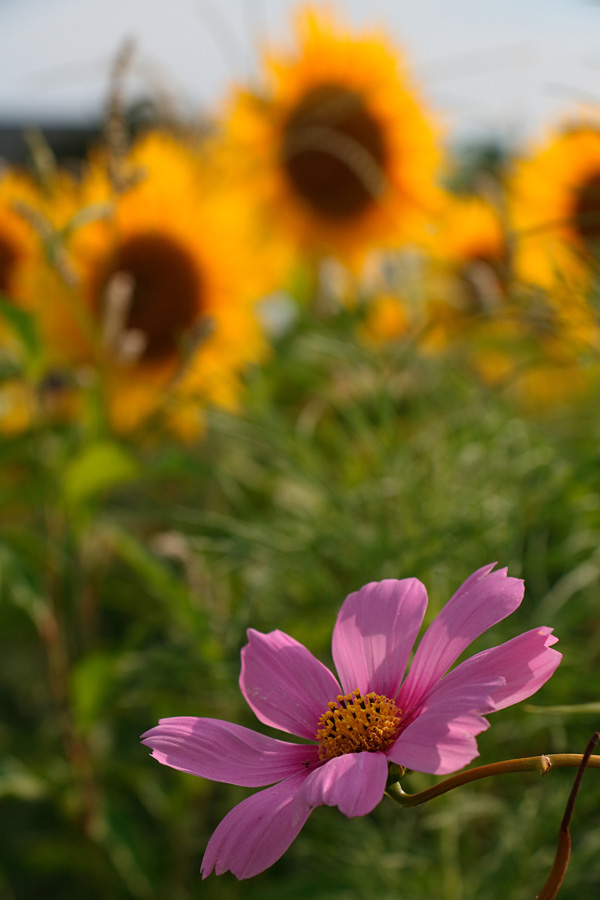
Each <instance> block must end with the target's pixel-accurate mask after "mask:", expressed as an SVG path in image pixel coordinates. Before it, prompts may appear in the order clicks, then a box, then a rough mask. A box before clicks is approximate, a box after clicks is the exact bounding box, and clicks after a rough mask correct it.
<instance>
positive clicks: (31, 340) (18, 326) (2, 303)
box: [0, 293, 42, 363]
mask: <svg viewBox="0 0 600 900" xmlns="http://www.w3.org/2000/svg"><path fill="white" fill-rule="evenodd" d="M0 315H1V316H2V318H3V319H4V321H5V322H6V323H7V325H8V326H9V327H10V328H11V330H12V331H13V333H14V334H15V336H16V337H17V338H18V340H19V342H20V344H21V346H22V347H23V350H24V351H25V353H26V356H27V359H28V361H29V362H30V363H34V362H37V361H38V360H39V359H40V358H41V355H42V345H41V342H40V336H39V332H38V329H37V324H36V321H35V318H34V316H33V315H32V314H31V313H29V312H27V310H25V309H21V307H20V306H17V304H16V303H15V302H14V301H13V300H11V299H10V297H7V296H6V294H2V293H0Z"/></svg>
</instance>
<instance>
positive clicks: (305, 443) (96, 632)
mask: <svg viewBox="0 0 600 900" xmlns="http://www.w3.org/2000/svg"><path fill="white" fill-rule="evenodd" d="M599 17H600V6H599V5H598V4H595V3H592V2H588V3H584V2H573V0H570V2H568V0H547V2H545V3H544V4H542V3H541V2H539V0H526V2H523V3H521V4H520V5H519V6H518V8H517V7H516V6H511V5H510V4H506V3H500V2H499V0H498V2H497V0H488V2H487V3H486V4H485V5H483V4H481V3H480V4H476V3H475V2H474V0H462V2H461V0H455V2H453V3H452V4H448V3H442V2H440V0H438V2H433V0H423V2H421V3H420V4H408V3H403V2H395V3H392V2H391V0H389V2H384V0H372V2H371V3H369V4H368V5H367V4H364V3H359V2H358V0H357V2H346V3H341V2H340V3H337V4H335V5H332V4H330V5H324V4H320V3H317V2H315V3H313V4H312V5H310V6H308V7H306V6H303V5H301V4H298V3H295V2H292V0H289V2H288V0H284V2H283V0H277V2H275V0H260V2H259V0H257V2H252V3H250V2H249V0H229V2H228V3H217V2H216V0H214V2H201V0H198V2H194V0H171V2H170V3H168V4H166V3H160V2H154V0H152V2H150V0H144V2H142V0H137V2H134V0H119V2H117V0H105V2H103V3H102V4H94V3H84V2H81V0H79V2H77V0H0V60H2V65H1V73H2V74H1V75H0V163H1V169H0V502H1V507H0V509H1V510H2V515H1V516H0V635H1V638H0V641H1V642H2V643H1V649H0V706H1V709H2V716H1V717H0V748H1V752H0V896H1V897H2V898H3V900H4V898H5V897H6V900H29V898H34V897H39V896H43V897H46V898H49V900H53V898H59V897H60V898H64V897H65V896H69V897H74V898H79V897H81V898H84V897H85V898H86V900H87V898H90V900H95V898H98V900H100V898H106V897H111V898H114V900H132V898H140V900H160V898H166V897H168V898H169V900H191V898H192V897H197V896H202V897H206V898H207V900H210V898H213V897H215V898H216V897H218V898H219V900H228V898H232V900H233V898H240V900H241V898H248V900H251V898H254V897H260V898H261V900H264V898H270V897H273V898H275V897H279V896H281V894H282V893H283V892H285V894H286V896H289V897H290V898H305V897H308V896H311V897H313V898H314V900H325V898H328V900H330V898H335V900H349V898H355V897H361V898H366V900H371V898H373V900H374V898H378V900H388V898H389V900H392V898H396V897H399V896H402V897H407V898H414V900H418V898H427V900H431V898H435V900H438V898H439V900H463V898H471V897H472V898H475V897H477V898H478V900H497V898H505V897H511V898H513V900H529V898H531V897H534V896H536V895H537V893H539V890H540V889H541V887H542V885H543V883H544V880H545V878H546V876H547V873H548V871H549V870H550V867H551V865H552V860H553V857H554V849H555V841H556V835H557V832H558V827H559V823H560V820H561V818H562V815H563V812H564V807H565V803H566V800H567V797H568V794H569V790H570V787H571V784H572V780H573V776H574V771H572V770H571V771H569V770H562V771H553V772H551V773H550V774H549V775H548V776H547V777H546V778H545V779H544V780H543V781H541V780H540V779H539V778H537V777H534V776H533V775H511V776H510V778H508V777H505V778H503V779H496V780H489V781H483V782H480V783H478V784H472V785H469V786H468V787H466V788H463V789H461V790H460V791H456V792H452V793H450V794H448V795H447V796H444V797H441V798H439V799H437V800H435V801H432V802H431V803H429V804H427V805H425V806H423V807H419V808H416V809H413V810H408V809H399V808H398V807H396V806H395V805H394V804H392V802H391V801H389V800H388V799H387V798H383V800H382V803H381V804H380V805H379V806H378V808H377V809H376V810H375V811H374V812H373V813H372V814H371V815H369V816H366V817H364V818H356V819H347V818H345V817H344V816H343V815H342V814H341V813H339V811H338V810H337V809H329V808H323V809H318V810H316V811H315V812H314V813H313V815H312V816H311V818H310V820H309V821H308V823H307V825H306V826H305V828H304V829H303V831H302V833H301V834H300V836H299V837H298V838H297V840H296V841H295V842H294V843H293V845H292V847H291V848H290V849H289V850H288V851H287V853H286V854H285V855H284V856H283V857H282V859H281V860H279V861H278V862H277V863H276V864H275V865H274V866H272V867H271V868H270V869H268V870H267V871H266V872H264V873H262V874H261V875H258V876H257V877H255V878H253V879H250V880H247V881H237V880H236V879H235V878H234V876H233V875H231V874H230V873H227V874H225V875H222V876H219V877H217V876H215V875H211V876H210V877H209V878H208V879H207V880H205V881H202V880H201V875H200V863H201V859H202V855H203V853H204V850H205V848H206V844H207V842H208V840H209V838H210V835H211V834H212V832H213V831H214V829H215V827H216V826H217V824H218V823H219V821H221V819H222V818H223V817H224V816H225V815H226V813H227V812H228V811H229V810H230V809H231V808H232V807H233V806H234V805H235V804H236V803H238V802H240V801H241V800H242V799H243V798H245V797H246V796H248V794H249V791H248V790H247V789H242V788H238V787H234V786H230V785H226V784H217V783H212V782H208V781H204V780H202V779H199V778H194V777H192V776H190V775H185V774H182V773H180V772H177V771H174V770H171V769H167V768H164V767H161V766H159V765H158V763H157V762H156V761H155V760H153V759H151V758H150V756H149V753H148V751H147V749H146V748H144V747H142V746H141V745H140V743H139V736H140V734H142V733H143V732H144V731H146V730H147V729H149V728H151V727H152V726H153V725H155V724H156V722H157V721H158V719H159V718H160V717H168V716H180V715H190V716H209V717H215V718H221V719H226V720H229V721H234V722H238V723H240V724H243V725H246V726H249V727H252V728H255V727H257V728H258V729H259V730H262V731H263V732H269V733H270V730H269V729H267V728H263V727H262V726H260V725H258V724H257V722H256V720H255V718H254V716H253V714H252V713H251V711H250V710H249V709H248V707H247V705H246V704H245V702H244V701H243V698H242V697H241V694H240V691H239V688H238V677H239V666H240V650H241V648H242V647H243V646H244V644H245V643H246V629H247V628H249V627H253V628H256V629H258V630H262V631H271V630H273V629H275V628H279V629H281V630H283V631H286V632H288V633H289V634H291V635H292V636H293V637H294V638H296V639H297V640H299V641H301V642H303V643H304V644H305V645H306V646H307V647H309V648H310V650H311V651H312V652H313V653H314V654H315V655H316V656H317V657H318V658H319V659H321V660H323V661H324V662H326V663H327V664H328V665H331V653H330V640H331V630H332V627H333V623H334V621H335V617H336V614H337V611H338V609H339V606H340V604H341V603H342V601H343V600H344V598H345V596H346V595H347V594H348V593H350V592H352V591H355V590H357V589H358V588H360V587H361V586H362V585H363V584H366V583H367V582H369V581H375V580H380V579H382V578H404V577H408V576H415V577H418V578H420V579H421V580H422V581H423V582H424V584H425V585H426V587H427V589H428V592H429V598H430V602H429V609H428V613H427V622H429V621H431V619H432V618H433V617H434V616H435V614H436V613H437V612H438V611H439V610H440V609H441V607H442V606H443V604H444V603H445V602H446V600H447V599H448V598H449V597H450V596H451V595H452V594H453V592H454V591H455V590H456V589H457V588H458V587H459V586H460V584H461V583H462V581H463V580H464V579H465V578H466V577H468V575H470V574H471V572H473V571H474V570H475V569H478V568H479V567H481V566H483V565H485V564H487V563H490V562H492V561H493V560H498V561H499V564H500V565H501V566H504V565H506V566H508V568H509V574H511V575H514V576H517V577H522V578H524V579H525V584H526V594H525V600H524V602H523V604H522V606H521V607H520V609H519V610H518V611H517V612H516V613H515V614H514V615H513V616H511V617H509V619H508V620H506V621H504V622H502V623H500V624H499V625H498V626H496V628H495V629H494V630H493V631H492V632H491V633H490V634H485V635H483V636H482V637H481V638H480V639H479V640H478V641H477V642H476V643H475V645H474V647H473V648H472V650H471V649H470V650H469V654H470V653H471V652H474V651H478V650H481V649H484V648H486V647H490V646H495V645H497V644H499V643H501V642H503V641H505V640H508V639H509V638H511V637H513V636H515V635H517V634H519V633H521V632H523V631H526V630H528V629H530V628H534V627H537V626H541V625H547V626H551V627H554V628H555V631H556V634H557V635H558V637H559V639H560V644H559V647H560V649H561V651H562V652H563V654H564V659H563V662H562V664H561V666H560V667H559V669H558V671H557V672H556V674H555V675H554V676H553V678H552V679H551V680H550V681H549V682H548V684H546V685H545V686H544V688H543V689H542V691H540V693H539V694H538V695H536V696H535V697H533V698H531V700H529V701H526V702H525V703H522V704H520V705H519V706H518V707H514V708H512V707H509V708H507V709H505V710H502V711H500V712H498V713H497V714H495V715H494V716H493V717H492V718H491V727H490V729H489V731H487V732H485V733H484V734H482V735H480V737H479V741H478V743H479V749H480V754H481V756H480V759H479V762H481V763H488V762H494V761H498V760H500V759H505V758H511V757H520V756H528V755H537V754H542V753H544V754H547V753H558V752H572V753H581V752H583V750H584V748H585V745H586V743H587V740H588V738H589V737H590V735H591V734H592V732H593V731H594V730H596V729H597V728H598V722H599V716H600V703H599V699H598V690H597V682H598V672H599V669H600V615H599V610H600V606H599V602H598V597H599V596H600V594H599V590H600V553H599V549H598V548H599V547H600V467H599V465H598V447H599V446H600V418H599V417H598V414H597V407H598V396H599V393H598V389H599V386H600V385H599V375H600V365H599V363H600V317H599V311H600V303H599V297H600V294H599V284H600V281H599V276H600V253H599V246H598V243H599V240H600V124H599V123H600V119H599V115H598V113H599V109H600V50H599V48H598V40H597V35H598V33H599V32H598V29H599V25H600V22H599ZM277 736H280V735H277ZM435 781H436V779H435V778H433V777H432V776H429V775H424V774H420V773H414V774H412V775H411V776H410V777H409V778H408V779H407V781H406V783H405V787H406V789H407V790H409V791H416V790H419V789H421V788H424V787H427V786H428V785H430V784H433V783H434V782H435ZM599 804H600V787H599V786H598V779H597V773H596V772H595V771H594V770H591V771H589V772H587V773H586V776H585V789H584V790H583V791H582V795H581V797H580V799H579V801H578V805H577V807H576V811H575V816H574V821H573V827H572V832H573V857H572V862H571V865H570V868H569V871H568V874H567V878H566V880H565V883H564V885H563V887H562V889H561V892H560V897H561V900H569V898H571V900H575V898H576V900H595V898H597V896H598V892H599V890H600V852H599V851H600V825H599V824H598V808H599Z"/></svg>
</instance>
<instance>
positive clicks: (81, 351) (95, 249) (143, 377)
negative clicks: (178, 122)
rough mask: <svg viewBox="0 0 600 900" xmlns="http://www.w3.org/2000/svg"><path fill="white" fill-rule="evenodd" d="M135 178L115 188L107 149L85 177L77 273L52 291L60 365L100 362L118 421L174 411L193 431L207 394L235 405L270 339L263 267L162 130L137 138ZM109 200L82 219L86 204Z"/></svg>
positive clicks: (75, 235) (72, 232) (180, 425)
mask: <svg viewBox="0 0 600 900" xmlns="http://www.w3.org/2000/svg"><path fill="white" fill-rule="evenodd" d="M126 163H127V166H128V169H129V170H130V171H131V172H132V173H134V178H133V183H132V184H131V185H130V187H129V188H128V189H127V190H125V191H124V192H123V193H122V194H119V195H117V196H115V195H114V194H113V191H112V188H111V182H110V178H109V167H108V164H107V159H106V156H105V154H103V153H99V154H97V155H96V156H95V157H94V158H93V159H92V160H91V163H90V168H89V172H88V173H87V175H86V177H85V179H84V180H83V182H82V184H81V185H80V192H79V208H80V211H79V214H78V215H79V220H80V222H79V226H78V227H73V228H70V229H68V233H67V234H66V235H65V250H66V252H67V258H68V262H69V265H70V266H71V267H72V270H73V275H74V281H73V283H71V284H70V283H68V279H67V280H66V281H65V279H63V280H62V284H61V286H60V289H59V291H58V293H57V295H56V296H54V297H53V298H52V301H53V302H52V308H53V314H52V317H51V319H52V321H48V317H46V326H47V327H46V333H47V334H48V335H49V338H50V341H51V343H52V350H51V354H50V358H51V362H52V364H53V365H54V366H55V367H56V366H72V365H79V364H82V363H87V364H91V365H94V366H97V367H98V370H99V371H100V372H101V373H102V378H103V383H104V386H105V388H106V391H107V400H108V408H109V411H110V415H111V419H112V421H113V424H114V426H115V427H116V428H117V429H118V430H129V429H131V428H134V427H136V426H137V425H138V424H139V423H140V422H142V421H143V420H144V419H145V418H147V416H149V415H151V414H152V413H155V412H162V411H164V410H165V409H166V408H169V409H170V413H169V415H168V418H169V421H170V424H171V425H172V426H173V427H174V428H175V429H177V430H180V431H181V432H182V433H185V434H192V433H193V432H195V431H197V429H198V427H199V419H198V409H199V407H200V406H203V405H205V404H206V403H216V404H218V405H224V406H227V407H232V406H234V405H235V403H236V401H237V398H238V395H239V389H240V381H239V375H240V371H241V370H242V368H243V367H244V366H245V365H246V364H247V363H250V362H253V361H256V360H258V359H259V358H260V356H261V354H262V352H263V350H264V343H263V338H262V334H261V331H260V328H259V325H258V322H257V320H256V317H255V315H254V309H253V304H254V301H255V299H256V294H257V292H258V282H257V279H256V276H255V272H256V267H255V266H253V265H252V263H251V260H250V259H248V258H247V254H246V252H245V247H244V243H243V233H241V225H240V221H239V215H237V214H236V213H237V211H236V209H235V208H232V206H231V205H229V204H228V203H227V198H226V197H223V196H222V195H221V194H220V193H219V192H218V190H217V188H216V186H215V185H214V183H211V175H210V173H209V171H207V169H206V167H205V166H203V165H202V161H201V160H200V159H199V158H198V157H197V156H196V155H195V154H194V153H193V152H192V150H191V148H188V147H186V146H184V145H182V144H180V143H178V142H177V141H176V140H175V139H174V138H171V137H169V136H167V135H166V134H160V133H153V134H149V135H147V136H146V137H145V138H143V139H142V140H140V141H139V142H138V143H137V144H136V145H135V146H134V147H133V148H132V150H131V153H130V155H129V157H128V159H127V161H126ZM93 209H98V210H102V209H105V210H108V211H109V214H105V215H103V216H100V217H94V216H90V217H89V219H90V220H89V221H85V215H84V213H85V210H93Z"/></svg>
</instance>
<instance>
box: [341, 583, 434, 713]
mask: <svg viewBox="0 0 600 900" xmlns="http://www.w3.org/2000/svg"><path fill="white" fill-rule="evenodd" d="M426 607H427V592H426V590H425V587H424V585H423V584H421V582H420V581H419V580H418V579H417V578H404V579H403V580H402V581H395V580H393V579H388V580H386V581H379V582H371V584H367V585H366V586H365V587H363V588H361V590H360V591H356V593H354V594H350V595H349V596H348V597H346V599H345V601H344V604H343V606H342V608H341V609H340V611H339V613H338V617H337V621H336V623H335V627H334V629H333V646H332V652H333V659H334V662H335V666H336V669H337V671H338V675H339V677H340V681H341V682H342V687H343V689H344V693H349V692H350V691H353V690H355V689H356V688H358V689H359V691H361V693H368V692H369V691H375V693H377V694H384V695H385V696H387V697H395V695H396V693H397V691H398V687H399V686H400V682H401V681H402V676H403V675H404V670H405V668H406V663H407V661H408V655H409V653H410V651H411V650H412V646H413V644H414V642H415V638H416V636H417V634H418V632H419V628H420V627H421V622H422V621H423V616H424V614H425V609H426Z"/></svg>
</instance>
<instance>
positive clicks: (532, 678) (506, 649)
mask: <svg viewBox="0 0 600 900" xmlns="http://www.w3.org/2000/svg"><path fill="white" fill-rule="evenodd" d="M557 640H558V638H556V637H554V636H553V634H552V629H551V628H547V627H546V626H544V627H542V628H534V629H533V630H532V631H526V632H525V633H524V634H520V635H518V636H517V637H514V638H512V640H510V641H507V642H506V643H505V644H501V645H500V646H499V647H493V648H492V649H490V650H483V651H482V652H481V653H477V654H475V656H472V657H471V658H470V659H467V660H465V661H464V662H463V663H461V664H460V665H459V666H457V667H456V669H453V670H452V672H450V675H454V673H455V672H456V673H462V675H463V677H465V678H468V679H469V680H471V681H479V680H482V679H483V680H485V679H486V678H489V677H490V676H493V675H495V674H497V675H501V676H503V678H504V681H505V684H504V685H503V686H502V687H500V688H499V689H498V690H496V691H494V692H493V693H492V697H491V700H492V706H491V708H490V709H489V710H485V712H492V711H493V710H496V709H504V707H505V706H511V705H512V704H513V703H519V702H520V701H521V700H525V698H526V697H531V695H532V694H535V692H536V691H537V690H539V688H541V686H542V685H543V684H545V683H546V682H547V681H548V679H549V678H550V676H551V675H552V674H553V673H554V671H555V669H556V667H557V666H558V664H559V662H560V661H561V659H562V654H560V653H559V652H558V651H557V650H551V649H550V647H551V645H552V644H555V643H556V642H557ZM450 675H449V676H447V677H450ZM445 680H446V679H444V681H445Z"/></svg>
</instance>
